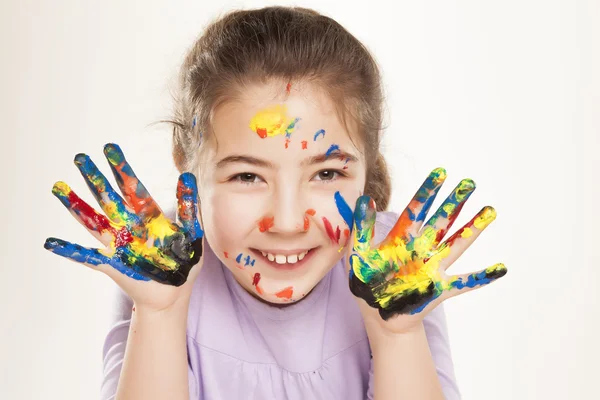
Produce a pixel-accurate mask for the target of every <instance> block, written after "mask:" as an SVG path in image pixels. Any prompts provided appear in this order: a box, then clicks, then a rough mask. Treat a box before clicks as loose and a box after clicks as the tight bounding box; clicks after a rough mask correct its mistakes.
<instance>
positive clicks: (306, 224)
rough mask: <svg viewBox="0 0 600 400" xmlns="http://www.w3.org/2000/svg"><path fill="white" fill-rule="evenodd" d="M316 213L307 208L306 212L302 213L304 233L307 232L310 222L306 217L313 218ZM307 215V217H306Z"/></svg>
mask: <svg viewBox="0 0 600 400" xmlns="http://www.w3.org/2000/svg"><path fill="white" fill-rule="evenodd" d="M315 213H316V211H315V210H313V209H312V208H309V209H308V210H306V211H304V231H305V232H306V231H308V228H309V227H310V220H309V219H308V216H309V215H310V216H314V215H315ZM307 214H308V215H307Z"/></svg>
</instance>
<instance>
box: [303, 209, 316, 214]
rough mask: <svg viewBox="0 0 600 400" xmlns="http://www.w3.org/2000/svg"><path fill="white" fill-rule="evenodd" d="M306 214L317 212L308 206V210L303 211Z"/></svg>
mask: <svg viewBox="0 0 600 400" xmlns="http://www.w3.org/2000/svg"><path fill="white" fill-rule="evenodd" d="M305 212H306V213H307V214H308V215H315V214H316V213H317V212H316V211H315V210H313V209H312V208H309V209H308V210H306V211H305Z"/></svg>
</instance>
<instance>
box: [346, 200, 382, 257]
mask: <svg viewBox="0 0 600 400" xmlns="http://www.w3.org/2000/svg"><path fill="white" fill-rule="evenodd" d="M376 218H377V210H376V209H375V202H374V201H373V199H371V198H370V197H369V196H360V197H359V198H358V199H357V200H356V207H355V208H354V227H353V229H352V230H353V237H354V247H353V250H354V251H356V252H358V253H361V254H364V253H366V252H368V251H369V250H370V249H371V239H372V238H373V236H375V221H376Z"/></svg>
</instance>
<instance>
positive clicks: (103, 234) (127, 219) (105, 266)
mask: <svg viewBox="0 0 600 400" xmlns="http://www.w3.org/2000/svg"><path fill="white" fill-rule="evenodd" d="M104 154H105V155H106V158H107V159H108V162H109V164H110V166H111V169H112V171H113V174H114V176H115V179H116V181H117V183H118V185H119V188H120V189H121V192H122V193H123V195H124V198H123V197H121V196H120V195H119V194H118V193H117V192H116V191H115V190H114V189H113V188H112V186H111V185H110V183H109V182H108V180H107V179H106V178H105V177H104V175H102V173H101V172H100V171H99V170H98V168H97V167H96V165H95V164H94V163H93V162H92V160H91V159H90V158H89V157H88V156H87V155H85V154H78V155H76V156H75V165H77V167H78V168H79V170H80V172H81V174H82V175H83V178H84V179H85V181H86V183H87V185H88V187H89V188H90V190H91V191H92V193H93V194H94V197H95V198H96V200H97V201H98V203H99V204H100V207H101V208H102V210H103V211H104V213H105V214H106V216H105V215H103V214H100V213H98V212H97V211H96V210H94V209H93V208H92V207H90V206H89V205H88V204H87V203H86V202H84V201H83V200H81V199H80V198H79V197H78V196H77V195H76V194H75V192H73V191H72V190H71V188H70V187H69V186H68V185H67V184H66V183H64V182H57V183H55V184H54V187H53V188H52V193H54V195H55V196H56V197H58V199H59V200H60V201H61V202H62V203H63V204H64V205H65V207H67V209H68V210H69V211H70V212H71V214H72V215H73V216H74V217H75V219H76V220H78V221H79V222H80V223H81V224H82V225H83V226H84V227H86V228H87V230H88V231H89V232H90V233H91V234H92V235H93V236H94V237H96V238H97V239H98V240H100V242H101V243H102V244H103V245H104V246H105V248H103V249H94V248H85V247H82V246H79V245H77V244H74V243H70V242H67V241H64V240H61V239H56V238H48V239H46V243H45V244H44V247H45V248H46V249H48V250H50V251H51V252H53V253H56V254H59V255H61V256H63V257H67V258H69V259H71V260H73V261H76V262H79V263H82V264H84V265H86V266H88V267H91V268H93V269H96V270H99V271H102V272H104V273H105V274H106V275H108V276H109V277H111V278H112V279H113V280H114V281H115V282H116V283H117V284H118V285H119V286H120V287H121V288H122V289H123V290H124V291H125V292H126V293H127V294H128V295H129V296H130V297H131V298H132V299H133V301H134V304H135V305H136V306H137V307H138V308H142V307H143V308H145V309H147V310H151V311H160V310H165V309H169V308H172V307H176V306H178V305H181V306H187V302H189V297H190V295H191V290H192V286H193V283H194V280H195V278H196V277H197V276H198V273H199V271H200V268H201V267H202V249H203V243H202V240H203V236H204V232H203V231H202V229H201V227H200V223H199V221H198V218H197V216H198V200H197V199H198V189H197V186H196V178H195V177H194V175H193V174H191V173H188V172H186V173H184V174H182V175H181V176H180V177H179V182H178V185H177V222H178V223H176V222H172V221H171V220H169V219H168V218H167V217H166V216H165V215H164V214H163V212H162V211H161V209H160V208H159V206H158V204H156V202H155V201H154V199H152V197H151V196H150V194H149V193H148V191H147V190H146V188H145V187H144V185H143V184H142V183H141V182H140V181H139V180H138V178H137V177H136V176H135V174H134V172H133V170H132V169H131V166H130V165H129V164H128V163H127V161H126V160H125V156H124V155H123V152H122V151H121V149H120V148H119V146H117V145H116V144H111V143H109V144H107V145H105V146H104Z"/></svg>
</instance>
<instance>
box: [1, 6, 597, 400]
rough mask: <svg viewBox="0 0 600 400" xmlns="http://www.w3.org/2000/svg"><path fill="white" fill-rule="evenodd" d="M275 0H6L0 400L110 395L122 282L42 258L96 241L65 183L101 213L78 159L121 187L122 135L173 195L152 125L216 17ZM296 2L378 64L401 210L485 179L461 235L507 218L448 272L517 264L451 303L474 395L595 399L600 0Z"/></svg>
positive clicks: (165, 148) (144, 171)
mask: <svg viewBox="0 0 600 400" xmlns="http://www.w3.org/2000/svg"><path fill="white" fill-rule="evenodd" d="M285 3H287V2H281V3H279V4H285ZM267 4H269V3H267V2H254V1H244V2H225V1H213V2H206V1H178V2H174V1H164V2H161V1H148V0H146V1H94V2H91V1H85V2H84V1H76V0H71V1H68V0H56V1H53V2H47V1H40V0H8V1H7V0H4V1H2V2H1V3H0V46H1V47H0V54H1V62H0V68H1V74H0V83H1V85H0V101H1V104H0V113H1V121H2V155H1V157H0V160H1V162H2V168H1V171H2V185H3V188H2V196H1V201H2V204H1V208H0V209H1V210H2V220H1V221H2V223H3V226H4V228H3V229H2V240H1V242H0V243H1V245H2V249H1V250H2V257H3V260H2V275H1V276H2V285H1V289H0V312H1V315H0V321H1V322H0V323H1V337H0V339H1V340H0V368H1V369H0V397H1V398H2V399H11V400H12V399H38V398H40V399H41V398H44V399H93V398H97V397H98V392H99V391H98V388H99V383H100V379H101V372H102V370H101V349H102V343H103V339H104V335H105V333H106V331H107V329H108V321H109V319H110V315H111V306H112V304H111V301H112V298H113V294H114V290H115V285H114V284H113V283H112V281H110V280H109V278H107V277H106V276H104V275H102V274H100V273H97V272H94V271H92V270H90V269H87V268H85V267H83V266H80V265H77V264H75V263H73V262H70V261H67V260H65V259H62V258H60V257H58V256H56V255H53V254H51V253H50V252H48V251H46V250H44V249H43V243H44V240H45V239H46V237H48V236H56V237H60V238H63V239H67V240H71V241H75V242H78V243H80V244H82V245H86V246H94V245H96V242H95V239H93V237H91V236H90V235H89V234H87V233H86V232H85V230H84V228H83V227H81V226H80V225H79V224H78V223H77V222H75V220H73V219H72V218H71V216H70V215H69V214H68V212H67V211H66V210H65V209H64V207H63V206H62V205H61V204H60V202H59V201H58V200H57V199H56V198H54V196H53V195H52V194H51V188H52V185H53V184H54V182H55V181H58V180H64V181H66V182H67V183H69V184H70V185H71V186H72V187H73V188H74V190H75V191H77V192H79V193H80V194H81V195H82V197H83V198H84V199H86V200H88V201H89V202H90V204H94V203H93V201H92V200H93V198H92V196H91V194H90V193H89V191H88V190H87V188H86V186H85V184H84V182H83V180H82V179H81V176H80V175H79V172H78V171H77V169H76V167H75V166H74V165H73V163H72V160H73V157H74V156H75V154H76V153H79V152H85V153H87V154H89V155H90V156H91V157H92V159H94V160H95V161H96V162H97V163H98V165H99V166H100V168H101V170H103V171H104V172H105V173H106V174H107V176H109V175H111V174H110V172H109V169H108V166H107V163H106V161H105V160H104V157H103V154H102V146H103V145H104V144H105V143H107V142H116V143H118V144H120V145H121V147H122V148H123V150H124V151H125V154H126V155H127V157H128V159H129V161H130V162H131V164H132V165H133V167H134V169H135V171H136V173H137V174H138V175H139V176H140V177H141V179H142V181H143V182H144V183H145V184H146V186H147V187H148V188H149V190H150V192H151V193H153V194H154V196H155V197H157V198H158V200H159V201H160V202H161V204H165V205H166V204H167V203H169V202H172V201H173V200H174V198H175V197H174V196H175V190H174V189H175V183H176V179H177V175H178V174H177V172H176V170H175V168H174V166H173V162H172V160H171V157H170V132H169V130H168V129H167V127H166V126H164V125H163V126H161V125H155V126H150V124H151V123H153V122H155V121H157V120H159V119H162V118H165V117H168V116H169V113H170V106H171V98H170V95H169V85H170V84H173V82H174V80H173V79H174V77H175V75H176V73H177V69H178V67H179V64H180V63H181V61H182V57H183V54H184V52H185V51H186V49H187V48H188V46H190V45H191V44H192V43H193V41H194V39H195V38H196V36H197V35H199V34H200V33H201V32H202V29H203V27H204V26H205V24H206V23H207V22H208V21H210V20H212V19H213V18H215V17H217V16H218V15H219V14H220V13H222V12H225V11H228V10H230V9H232V8H236V7H238V8H239V7H242V8H253V7H259V6H263V5H267ZM296 4H298V5H302V6H306V7H313V8H315V9H317V10H318V11H321V12H323V13H325V14H327V15H329V16H331V17H333V18H335V19H336V20H338V21H339V22H340V23H341V24H342V25H344V26H345V27H346V28H347V29H349V30H350V31H351V32H352V33H353V34H354V35H355V36H357V37H358V38H359V39H360V40H362V41H364V43H365V44H366V45H367V46H368V47H369V48H370V49H371V50H372V51H373V53H374V55H375V57H376V58H377V60H378V61H379V63H380V64H381V68H382V71H383V74H384V80H385V82H384V83H385V88H386V92H387V99H388V101H387V107H388V111H387V116H388V118H387V122H388V125H389V128H388V130H387V133H386V139H385V146H386V148H385V152H386V154H387V156H388V159H389V161H390V164H391V166H392V172H393V178H394V194H393V200H392V207H391V209H393V210H395V211H398V212H400V211H401V210H402V209H403V208H404V206H405V205H406V204H407V202H408V201H409V200H410V198H411V197H412V195H413V193H414V191H415V190H416V189H417V188H418V186H419V185H420V184H421V182H422V181H423V180H424V178H425V177H426V176H427V174H428V173H429V171H431V170H432V169H433V168H435V167H438V166H443V167H445V168H446V169H447V171H448V179H447V180H446V184H445V185H444V187H443V188H442V192H441V193H440V196H438V199H437V201H436V203H435V204H434V206H433V208H432V211H433V210H435V208H437V206H438V205H439V204H440V203H441V201H442V200H443V198H445V197H446V195H447V194H448V193H450V191H451V190H452V188H453V187H454V186H455V185H456V184H457V183H458V182H459V181H460V180H461V179H462V178H467V177H468V178H472V179H474V180H475V181H476V183H477V184H478V188H477V190H476V191H475V193H474V194H473V195H472V196H471V198H470V199H469V201H468V202H467V204H466V206H465V207H464V209H463V212H462V214H461V216H460V217H459V219H458V220H457V222H456V223H455V225H454V227H453V229H452V230H451V233H453V232H454V231H455V230H456V229H458V227H460V226H462V225H463V224H464V223H466V222H467V221H468V220H469V219H470V218H471V217H472V216H474V215H475V213H477V212H478V211H479V210H480V209H481V208H482V207H483V206H485V205H492V206H494V207H495V208H496V210H497V212H498V218H497V220H496V221H495V222H494V223H493V224H492V225H491V226H490V227H488V229H487V230H486V231H485V232H484V233H483V234H482V235H481V236H480V237H479V239H478V240H477V242H476V243H475V244H474V245H473V246H472V247H471V248H470V249H469V250H468V251H467V252H466V253H465V254H464V255H463V256H462V257H461V258H460V259H459V260H458V261H457V262H456V263H455V264H454V265H453V267H452V268H451V269H450V270H449V271H450V272H468V271H471V270H476V269H481V268H485V267H487V266H489V265H492V264H494V263H496V262H503V263H505V265H506V266H507V267H508V270H509V271H508V274H507V276H506V277H504V278H503V279H501V280H500V281H498V282H497V283H494V284H493V285H490V286H488V287H486V288H484V289H481V290H478V291H475V292H471V293H468V294H466V295H464V296H461V297H458V298H453V299H450V300H449V301H448V302H447V303H445V304H446V310H447V314H448V320H449V329H450V338H451V345H452V351H453V355H454V364H455V368H456V374H457V379H458V383H459V385H460V388H461V391H462V393H463V396H464V399H566V398H570V399H580V398H581V399H582V398H592V397H595V395H594V393H596V392H597V389H596V387H597V382H598V380H597V379H598V378H597V376H598V374H599V373H600V367H599V366H598V360H599V359H600V346H599V341H600V329H599V326H600V325H599V324H598V319H599V318H600V301H599V295H598V294H597V287H598V283H599V281H600V273H599V269H600V265H599V262H598V256H597V247H595V246H598V239H599V235H598V230H599V228H598V224H599V222H600V220H599V217H598V195H599V187H600V185H599V184H598V175H597V171H598V159H599V157H598V150H599V139H598V138H599V136H600V117H599V115H600V113H599V111H600V78H599V73H598V71H600V56H599V54H600V51H599V49H600V45H599V43H598V42H599V38H600V24H597V21H598V20H599V19H600V2H598V1H592V0H590V1H568V0H564V1H551V0H550V1H549V0H546V1H541V0H540V1H516V0H509V1H502V2H499V1H488V2H480V1H463V2H456V1H427V2H421V1H410V2H408V1H405V2H399V1H393V2H392V1H386V2H377V1H368V2H348V1H343V2H342V1H338V2H334V1H325V0H318V1H317V0H313V1H304V2H301V3H296ZM110 179H112V176H110ZM94 205H95V204H94Z"/></svg>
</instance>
